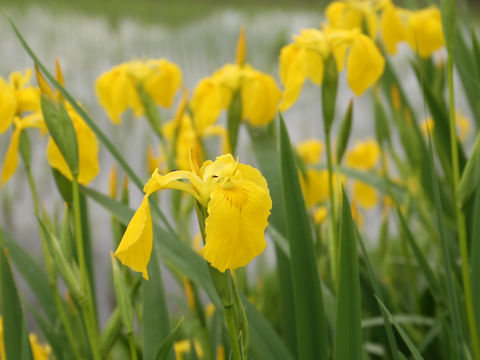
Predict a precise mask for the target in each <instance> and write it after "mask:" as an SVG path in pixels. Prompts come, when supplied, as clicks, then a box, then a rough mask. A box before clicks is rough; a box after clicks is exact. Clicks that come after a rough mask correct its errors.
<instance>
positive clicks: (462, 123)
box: [420, 110, 470, 142]
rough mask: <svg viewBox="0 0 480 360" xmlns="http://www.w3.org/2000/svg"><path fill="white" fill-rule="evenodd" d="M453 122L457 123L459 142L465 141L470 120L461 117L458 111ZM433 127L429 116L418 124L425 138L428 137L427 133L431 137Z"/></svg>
mask: <svg viewBox="0 0 480 360" xmlns="http://www.w3.org/2000/svg"><path fill="white" fill-rule="evenodd" d="M455 121H456V123H457V134H458V138H459V139H460V141H462V142H463V141H465V140H466V139H467V136H468V133H469V132H468V131H469V129H470V120H468V118H467V117H466V116H465V115H463V113H462V112H461V111H460V110H456V111H455ZM434 126H435V122H434V120H433V118H432V117H431V116H429V117H427V118H426V119H425V120H423V121H422V122H421V123H420V131H421V132H422V134H423V136H424V137H425V138H427V137H428V133H430V136H432V135H433V128H434Z"/></svg>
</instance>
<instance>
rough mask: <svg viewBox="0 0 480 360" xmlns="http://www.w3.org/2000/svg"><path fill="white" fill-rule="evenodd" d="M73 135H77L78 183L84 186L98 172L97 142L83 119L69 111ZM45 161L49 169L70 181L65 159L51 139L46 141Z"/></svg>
mask: <svg viewBox="0 0 480 360" xmlns="http://www.w3.org/2000/svg"><path fill="white" fill-rule="evenodd" d="M68 115H69V116H70V118H71V120H72V122H73V126H74V128H75V133H76V134H77V144H78V155H79V172H78V182H79V183H80V184H83V185H86V184H88V183H89V182H90V181H92V180H93V179H94V178H95V177H96V176H97V174H98V172H99V171H100V167H99V164H98V141H97V138H96V136H95V133H94V132H93V131H92V130H91V129H90V128H89V127H88V125H87V124H85V122H84V121H83V119H82V118H81V117H80V115H78V114H77V113H76V112H74V111H69V112H68ZM47 159H48V162H49V164H50V166H51V167H53V168H55V169H57V170H58V171H60V172H61V173H62V175H63V176H65V177H66V178H68V179H69V180H72V173H71V172H70V168H69V167H68V164H67V162H66V161H65V158H64V157H63V155H62V154H61V152H60V149H59V148H58V147H57V145H56V144H55V142H54V141H53V139H52V138H50V139H49V140H48V145H47Z"/></svg>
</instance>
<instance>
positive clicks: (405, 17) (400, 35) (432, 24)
mask: <svg viewBox="0 0 480 360" xmlns="http://www.w3.org/2000/svg"><path fill="white" fill-rule="evenodd" d="M381 32H382V38H383V42H384V43H385V47H386V49H387V52H388V53H389V54H395V53H396V52H397V44H398V43H399V42H402V41H406V42H408V44H409V45H410V47H411V48H412V49H413V51H416V52H418V54H419V55H420V56H421V57H422V58H427V57H429V56H431V55H432V53H433V52H435V51H436V50H439V49H441V48H442V47H443V46H444V45H445V39H444V37H443V29H442V16H441V13H440V10H439V9H438V8H437V7H436V6H429V7H427V8H425V9H421V10H417V11H411V10H407V9H401V8H397V7H395V6H394V5H393V4H389V5H388V6H386V7H385V10H384V11H383V15H382V20H381Z"/></svg>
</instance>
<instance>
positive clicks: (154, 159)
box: [145, 146, 167, 174]
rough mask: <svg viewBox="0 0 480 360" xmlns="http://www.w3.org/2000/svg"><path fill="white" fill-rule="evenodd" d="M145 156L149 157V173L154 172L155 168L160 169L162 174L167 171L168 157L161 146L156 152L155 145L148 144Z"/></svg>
mask: <svg viewBox="0 0 480 360" xmlns="http://www.w3.org/2000/svg"><path fill="white" fill-rule="evenodd" d="M145 157H146V159H147V171H148V173H149V174H151V173H153V172H154V171H155V169H159V171H160V173H162V174H163V173H164V172H165V171H166V169H167V159H166V157H165V154H164V153H163V152H162V150H161V148H160V147H159V148H158V149H157V152H155V149H154V148H153V146H148V147H147V151H146V154H145ZM164 170H165V171H164Z"/></svg>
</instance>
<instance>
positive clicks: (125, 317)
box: [112, 255, 133, 334]
mask: <svg viewBox="0 0 480 360" xmlns="http://www.w3.org/2000/svg"><path fill="white" fill-rule="evenodd" d="M112 273H113V286H114V289H115V296H116V298H117V304H118V308H119V310H120V317H121V318H122V322H123V326H125V330H126V331H127V334H130V333H132V332H133V309H132V303H131V301H130V296H129V293H128V290H127V285H126V284H125V278H124V276H123V272H122V271H121V270H120V265H118V262H117V260H116V259H115V257H114V256H113V255H112Z"/></svg>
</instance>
